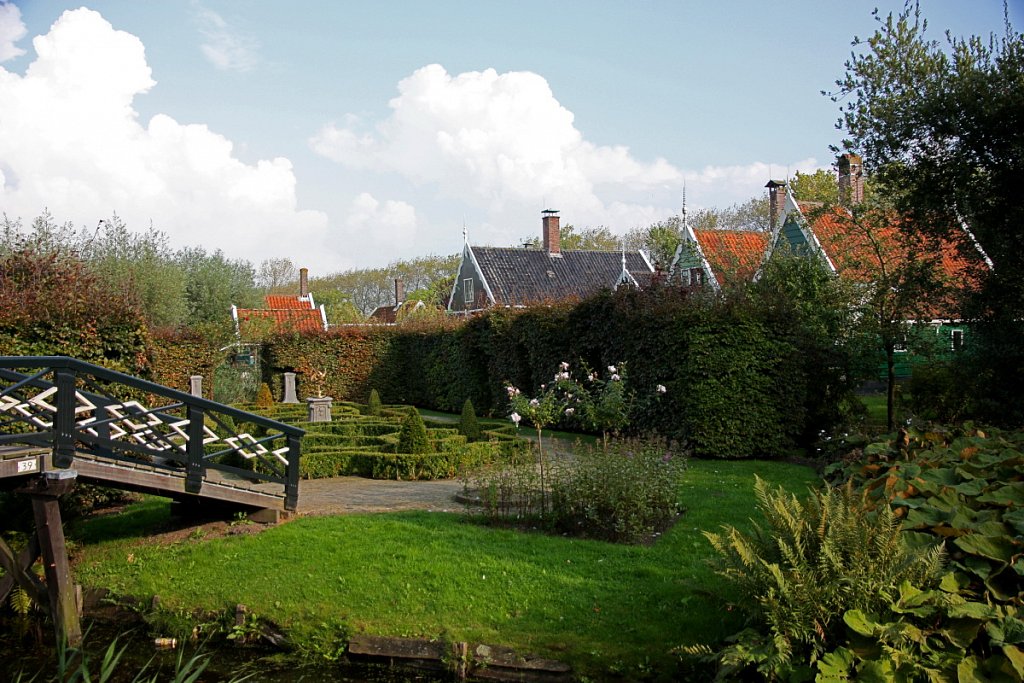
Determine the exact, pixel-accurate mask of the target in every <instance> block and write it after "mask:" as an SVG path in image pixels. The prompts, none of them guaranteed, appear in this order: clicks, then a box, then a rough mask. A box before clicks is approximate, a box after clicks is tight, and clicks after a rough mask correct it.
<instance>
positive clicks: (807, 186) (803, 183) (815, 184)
mask: <svg viewBox="0 0 1024 683" xmlns="http://www.w3.org/2000/svg"><path fill="white" fill-rule="evenodd" d="M789 189H790V190H791V191H792V192H793V196H794V197H796V198H797V199H799V200H800V201H803V202H822V203H823V204H835V203H836V202H837V201H839V182H838V181H837V180H836V174H835V173H833V172H832V171H826V170H825V169H822V168H819V169H818V170H817V171H815V172H814V173H801V172H800V171H797V172H796V174H795V175H794V176H793V178H792V179H791V180H790V181H789Z"/></svg>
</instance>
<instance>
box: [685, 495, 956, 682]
mask: <svg viewBox="0 0 1024 683" xmlns="http://www.w3.org/2000/svg"><path fill="white" fill-rule="evenodd" d="M754 495H755V498H756V500H757V505H758V508H759V510H760V512H761V514H762V515H763V517H764V523H765V526H764V527H761V526H759V525H755V526H754V529H753V531H752V532H751V533H750V534H744V533H742V532H740V531H737V530H736V529H735V528H733V527H724V528H723V529H722V532H721V533H718V534H714V533H705V536H706V537H707V539H708V540H709V541H710V543H711V546H712V547H713V548H714V549H715V551H716V553H717V556H718V566H717V571H718V573H719V574H721V575H722V576H724V577H725V578H726V579H728V580H729V581H730V582H731V583H732V585H733V588H735V589H737V590H738V592H739V594H740V600H739V605H740V606H741V608H743V609H745V610H747V611H748V612H749V615H750V617H751V620H752V623H753V624H755V625H758V626H759V628H760V633H761V634H762V635H761V636H758V638H757V642H756V643H753V642H752V641H751V640H750V638H751V637H752V636H751V634H757V633H758V631H757V630H748V631H745V632H744V633H746V634H747V636H746V637H742V634H741V636H738V637H737V640H736V642H734V643H733V644H732V645H729V646H728V647H727V648H725V650H723V651H722V652H720V653H719V662H720V664H721V665H722V666H723V667H727V668H729V669H730V670H737V671H738V670H741V668H736V667H738V666H739V665H740V663H741V661H742V660H744V658H746V666H750V667H754V668H756V670H757V671H758V672H759V673H761V674H763V675H767V676H769V677H772V676H780V677H788V676H790V675H794V674H795V673H796V672H797V670H798V669H799V670H801V671H802V670H805V668H806V666H807V665H813V664H814V663H815V662H816V661H817V660H818V659H819V658H820V657H821V656H822V655H823V654H824V653H825V652H827V651H828V650H829V649H830V648H831V647H832V646H833V643H834V642H836V641H838V640H839V639H840V637H841V635H842V630H843V622H842V615H843V614H844V613H845V612H846V611H847V610H851V609H859V610H862V611H864V612H866V613H871V612H873V611H875V610H877V609H879V608H881V607H883V606H885V605H886V604H888V603H889V602H890V601H891V600H892V599H893V598H894V596H896V595H897V594H898V589H899V586H900V584H901V583H903V582H904V581H909V582H910V583H912V584H914V585H918V586H934V585H936V584H937V581H938V577H939V572H940V571H941V569H942V565H943V561H944V554H943V550H942V546H941V545H939V546H935V547H933V548H930V549H925V550H913V549H911V548H910V547H909V546H908V545H907V543H906V540H905V539H904V537H903V536H902V525H901V523H900V521H899V519H898V518H897V517H896V515H895V514H894V513H893V512H892V510H891V509H890V508H889V507H888V506H885V505H883V506H880V507H878V506H876V504H875V503H874V502H872V501H869V499H868V498H867V494H866V493H858V492H855V491H854V489H853V487H852V485H849V484H848V485H846V486H843V487H840V488H832V487H827V488H825V489H824V490H821V491H815V492H812V494H811V495H810V496H809V497H808V498H807V499H806V500H805V501H801V500H800V499H799V498H797V497H796V496H795V495H792V494H789V493H787V492H786V491H785V490H783V489H781V488H779V489H776V490H771V489H770V488H769V487H768V486H767V485H766V484H765V483H764V482H763V481H762V480H761V479H757V481H756V483H755V486H754ZM694 652H696V650H694ZM795 662H800V665H797V664H796V663H795Z"/></svg>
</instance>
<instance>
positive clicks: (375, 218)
mask: <svg viewBox="0 0 1024 683" xmlns="http://www.w3.org/2000/svg"><path fill="white" fill-rule="evenodd" d="M345 225H346V227H347V228H348V230H349V231H350V232H352V233H353V234H356V235H359V236H361V238H363V239H366V238H368V239H370V240H372V241H373V242H374V243H376V244H378V245H380V244H385V245H388V246H399V245H407V244H409V243H410V242H412V241H413V240H414V239H415V237H416V209H414V208H413V207H412V206H411V205H410V204H407V203H405V202H402V201H394V200H390V199H389V200H387V201H385V202H383V203H381V202H380V201H379V200H378V199H376V198H375V197H374V196H373V195H371V194H370V193H368V192H362V193H360V194H359V196H357V197H356V198H355V199H354V200H353V201H352V205H351V207H350V209H349V213H348V216H347V218H346V220H345Z"/></svg>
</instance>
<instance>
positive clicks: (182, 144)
mask: <svg viewBox="0 0 1024 683" xmlns="http://www.w3.org/2000/svg"><path fill="white" fill-rule="evenodd" d="M33 46H34V47H35V50H36V53H37V55H38V56H37V57H36V59H35V60H34V61H33V62H32V63H31V64H30V65H29V67H28V69H27V70H26V72H25V75H24V76H20V75H18V74H16V73H13V72H9V71H6V70H5V69H3V68H0V102H3V103H4V104H3V126H0V160H2V175H0V210H2V211H4V212H6V213H7V214H8V215H9V216H12V217H14V216H21V217H22V218H24V219H25V220H26V221H27V220H31V218H33V217H35V216H36V215H38V214H39V213H41V212H42V210H43V209H44V208H47V207H48V208H49V209H50V211H51V212H52V213H53V215H54V216H55V217H56V218H57V219H58V220H61V221H63V220H72V221H74V222H76V223H78V224H79V225H95V223H96V221H97V220H98V219H99V218H104V217H109V216H110V215H111V214H112V213H113V212H115V211H116V212H117V213H118V215H120V216H121V217H122V218H124V219H125V221H126V222H127V224H128V225H129V226H130V227H132V228H135V229H144V228H145V227H147V226H148V225H149V224H150V221H152V222H153V225H154V227H156V228H157V229H159V230H162V231H164V232H166V233H167V234H168V235H169V236H170V237H171V239H172V240H173V242H174V243H175V244H177V245H185V244H192V245H194V244H200V245H203V246H204V247H206V248H208V249H213V248H221V249H223V250H224V251H225V252H226V253H227V254H228V255H230V256H232V257H241V258H248V259H250V260H252V261H254V262H255V263H258V262H259V261H260V260H262V259H263V258H266V257H268V256H290V257H292V258H293V259H296V260H303V261H305V260H306V259H305V257H306V256H315V257H316V258H317V259H320V260H319V261H318V263H321V264H322V263H324V261H323V259H326V258H329V257H330V250H329V249H327V248H325V244H323V243H322V240H323V239H324V235H325V233H326V224H327V219H326V216H325V215H324V214H322V213H320V212H315V211H301V210H299V209H298V208H297V201H296V192H295V186H296V179H295V174H294V172H293V170H292V164H291V162H290V161H289V160H288V159H285V158H280V157H279V158H275V159H272V160H261V161H258V162H257V163H255V164H246V163H243V162H241V161H240V160H239V159H237V158H236V157H235V156H234V154H233V145H232V143H231V141H230V140H228V139H227V138H225V137H224V136H222V135H219V134H217V133H215V132H213V131H211V130H209V128H207V127H206V126H205V125H199V124H192V125H185V124H181V123H178V122H177V121H175V120H174V119H173V118H171V117H170V116H167V115H164V114H158V115H156V116H154V117H152V119H151V120H150V121H149V122H148V124H146V125H143V124H141V123H140V122H139V121H138V113H137V112H136V111H135V109H134V108H133V106H132V103H133V99H134V98H135V96H136V95H139V94H142V93H145V92H147V91H148V90H150V89H151V88H152V87H153V86H154V85H155V82H154V81H153V78H152V73H151V71H150V68H149V66H148V64H147V63H146V57H145V49H144V47H143V45H142V43H141V41H139V39H138V38H136V37H135V36H133V35H131V34H128V33H125V32H123V31H116V30H114V28H113V27H112V26H111V25H110V24H109V23H108V22H107V21H106V20H105V19H104V18H103V17H102V16H100V14H98V13H97V12H94V11H91V10H88V9H78V10H74V11H68V12H65V13H64V14H63V15H62V16H61V17H60V18H59V19H58V20H57V21H56V22H55V23H54V24H53V26H52V27H51V28H50V31H49V33H47V34H46V35H43V36H38V37H36V38H35V39H34V40H33ZM285 236H286V237H285Z"/></svg>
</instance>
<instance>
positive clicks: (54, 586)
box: [4, 470, 82, 647]
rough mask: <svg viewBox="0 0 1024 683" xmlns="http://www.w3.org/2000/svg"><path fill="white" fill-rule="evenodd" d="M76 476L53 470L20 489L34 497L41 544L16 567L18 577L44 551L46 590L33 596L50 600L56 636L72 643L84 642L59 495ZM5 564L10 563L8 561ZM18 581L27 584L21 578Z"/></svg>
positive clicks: (73, 644)
mask: <svg viewBox="0 0 1024 683" xmlns="http://www.w3.org/2000/svg"><path fill="white" fill-rule="evenodd" d="M77 477H78V473H77V472H75V471H74V470H55V471H50V472H46V473H44V475H43V476H42V477H40V478H39V479H36V480H34V481H33V482H32V483H31V484H29V485H28V486H25V487H23V488H21V489H19V492H20V493H27V494H28V495H29V496H30V497H31V499H32V513H33V515H34V516H35V522H36V539H37V543H38V545H30V546H29V548H28V549H26V552H23V553H22V554H21V556H20V557H19V558H18V559H17V563H18V565H20V566H18V567H17V568H16V570H15V580H17V578H18V574H19V573H21V574H25V573H28V572H26V570H27V569H28V568H29V567H31V565H32V563H33V562H34V561H35V558H36V555H37V553H38V554H41V555H42V558H43V572H44V574H45V576H46V589H45V590H46V592H45V593H43V594H39V593H38V592H36V593H35V594H33V599H35V600H36V601H37V602H39V603H49V606H50V614H51V616H52V617H53V626H54V629H55V630H56V632H57V638H63V639H64V641H65V642H66V643H67V644H68V645H69V646H70V647H78V646H80V645H81V644H82V624H81V621H80V619H79V614H78V601H77V599H76V595H75V593H76V591H75V586H74V584H73V583H72V582H71V565H70V563H69V562H68V552H67V545H66V544H65V542H64V528H63V526H62V523H61V517H60V503H59V502H58V501H57V499H58V498H59V497H60V496H62V495H64V494H65V493H67V492H68V491H70V490H71V489H73V488H74V486H75V481H76V479H77ZM29 555H30V556H29ZM4 564H5V565H6V564H7V563H6V561H5V562H4ZM33 578H34V577H33ZM23 579H24V577H23ZM29 581H30V580H29ZM18 583H19V584H21V585H22V586H23V587H25V586H26V584H25V583H23V582H22V581H18ZM37 590H38V589H37ZM30 594H31V593H30Z"/></svg>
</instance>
